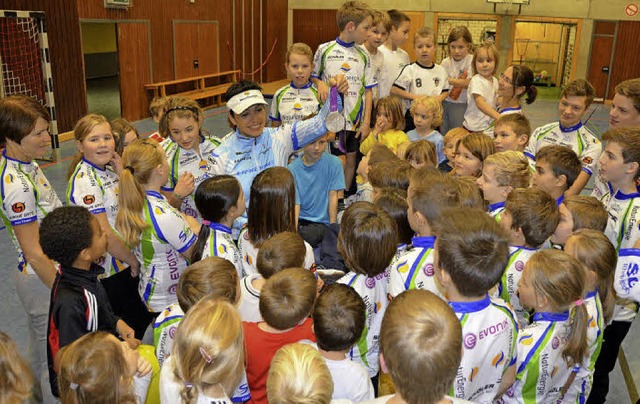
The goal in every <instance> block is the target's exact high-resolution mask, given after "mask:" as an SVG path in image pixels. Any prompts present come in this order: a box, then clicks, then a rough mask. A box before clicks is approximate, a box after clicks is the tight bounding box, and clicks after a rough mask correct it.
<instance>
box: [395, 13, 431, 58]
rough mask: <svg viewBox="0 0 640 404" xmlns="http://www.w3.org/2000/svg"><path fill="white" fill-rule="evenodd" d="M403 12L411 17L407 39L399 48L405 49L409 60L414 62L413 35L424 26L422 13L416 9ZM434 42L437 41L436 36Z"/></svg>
mask: <svg viewBox="0 0 640 404" xmlns="http://www.w3.org/2000/svg"><path fill="white" fill-rule="evenodd" d="M404 13H405V14H406V15H408V16H409V18H410V19H411V25H410V28H409V39H407V40H406V41H405V43H404V44H403V45H402V46H401V48H402V49H404V50H405V51H407V53H408V54H409V60H410V61H412V62H414V61H415V60H416V52H415V51H414V47H413V37H414V36H415V35H416V32H418V30H419V29H420V28H422V27H424V13H423V12H418V11H405V12H404ZM436 37H437V35H436ZM436 42H438V40H437V38H436Z"/></svg>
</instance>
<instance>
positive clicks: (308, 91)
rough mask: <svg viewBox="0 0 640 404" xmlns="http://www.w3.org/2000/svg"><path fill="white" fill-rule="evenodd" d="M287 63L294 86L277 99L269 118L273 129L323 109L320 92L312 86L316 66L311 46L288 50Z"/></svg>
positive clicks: (279, 92)
mask: <svg viewBox="0 0 640 404" xmlns="http://www.w3.org/2000/svg"><path fill="white" fill-rule="evenodd" d="M286 60H287V62H286V63H285V65H284V67H285V69H286V70H287V74H288V76H289V79H290V80H291V82H290V83H289V84H287V85H286V86H284V87H281V88H280V89H279V90H278V91H276V92H275V94H274V95H273V102H272V103H271V113H270V114H269V119H270V120H271V126H272V127H278V126H280V125H283V124H292V123H294V122H296V121H301V120H302V119H303V118H305V117H307V116H309V115H312V114H315V113H317V112H318V110H319V109H320V96H319V95H318V89H317V88H316V87H315V86H314V85H313V83H312V82H311V73H312V72H313V69H314V67H315V63H313V51H312V50H311V48H310V47H309V45H307V44H306V43H301V42H296V43H294V44H293V45H291V46H290V47H289V49H288V50H287V55H286Z"/></svg>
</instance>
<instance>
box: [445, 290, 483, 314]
mask: <svg viewBox="0 0 640 404" xmlns="http://www.w3.org/2000/svg"><path fill="white" fill-rule="evenodd" d="M490 304H491V299H490V298H489V295H488V294H487V295H486V296H485V297H484V299H482V300H478V301H475V302H449V306H451V308H452V309H453V311H455V312H456V313H475V312H478V311H480V310H484V309H486V308H487V307H489V305H490Z"/></svg>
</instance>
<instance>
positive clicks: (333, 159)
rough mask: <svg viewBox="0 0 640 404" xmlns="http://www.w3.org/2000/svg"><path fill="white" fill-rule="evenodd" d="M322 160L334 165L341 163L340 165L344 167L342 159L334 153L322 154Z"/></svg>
mask: <svg viewBox="0 0 640 404" xmlns="http://www.w3.org/2000/svg"><path fill="white" fill-rule="evenodd" d="M322 160H324V161H326V162H327V164H330V165H332V166H336V165H339V166H340V167H342V161H341V160H340V157H338V156H334V155H333V154H329V153H324V154H323V155H322ZM341 169H342V168H341Z"/></svg>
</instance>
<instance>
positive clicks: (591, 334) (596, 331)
mask: <svg viewBox="0 0 640 404" xmlns="http://www.w3.org/2000/svg"><path fill="white" fill-rule="evenodd" d="M584 307H585V308H586V309H587V315H588V316H589V322H588V323H587V342H588V344H589V352H588V354H587V359H586V360H585V362H584V366H580V370H579V371H578V374H577V375H576V379H577V380H578V381H579V382H578V383H579V388H580V391H579V394H580V396H579V400H578V401H579V402H580V403H585V402H586V401H587V398H588V397H589V393H590V392H591V386H592V385H593V371H594V369H595V367H596V360H597V359H598V356H599V355H600V349H601V348H602V337H603V335H602V333H603V331H604V327H605V324H604V317H603V314H602V302H600V296H599V295H598V290H597V289H596V290H592V291H591V292H588V293H587V294H586V295H585V297H584Z"/></svg>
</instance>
